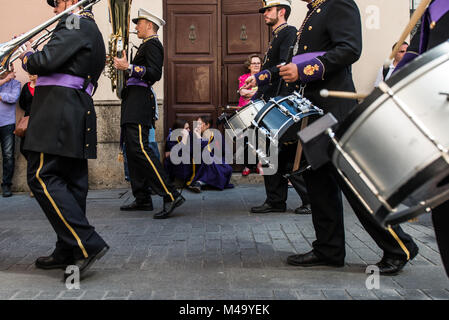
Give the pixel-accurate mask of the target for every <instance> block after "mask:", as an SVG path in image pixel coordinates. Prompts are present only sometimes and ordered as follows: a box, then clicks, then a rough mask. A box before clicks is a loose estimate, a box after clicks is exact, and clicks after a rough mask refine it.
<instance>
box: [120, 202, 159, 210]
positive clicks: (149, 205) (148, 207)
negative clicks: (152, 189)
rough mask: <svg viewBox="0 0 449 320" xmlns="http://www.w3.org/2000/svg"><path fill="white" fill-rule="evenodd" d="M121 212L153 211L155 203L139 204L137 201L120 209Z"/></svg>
mask: <svg viewBox="0 0 449 320" xmlns="http://www.w3.org/2000/svg"><path fill="white" fill-rule="evenodd" d="M120 210H121V211H153V203H152V202H146V203H138V202H137V201H136V200H134V201H133V202H131V203H130V204H125V205H123V206H121V207H120Z"/></svg>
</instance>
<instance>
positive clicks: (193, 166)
mask: <svg viewBox="0 0 449 320" xmlns="http://www.w3.org/2000/svg"><path fill="white" fill-rule="evenodd" d="M192 169H193V173H192V177H191V178H190V180H189V181H188V182H187V185H188V186H190V184H191V183H192V181H193V178H195V174H196V173H195V169H196V165H195V161H193V159H192Z"/></svg>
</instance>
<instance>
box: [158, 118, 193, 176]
mask: <svg viewBox="0 0 449 320" xmlns="http://www.w3.org/2000/svg"><path fill="white" fill-rule="evenodd" d="M176 129H181V130H182V137H178V139H177V141H176V140H175V141H173V140H172V139H171V138H172V133H173V132H174V130H176ZM189 139H190V125H189V123H188V122H187V121H185V120H182V119H176V121H175V124H174V125H173V128H172V129H171V130H170V133H169V134H168V137H167V140H166V141H165V156H164V168H165V170H166V172H167V173H168V176H169V178H170V180H172V181H175V179H178V180H180V181H181V182H182V183H183V185H184V184H185V183H186V182H187V181H189V180H191V179H192V175H193V168H192V165H191V164H190V163H180V164H173V162H172V160H171V159H170V155H171V152H172V149H173V147H174V146H176V145H177V144H179V143H183V144H184V145H186V144H187V143H188V142H189V141H188V140H189ZM178 156H179V157H180V158H181V157H182V148H180V150H179V151H178Z"/></svg>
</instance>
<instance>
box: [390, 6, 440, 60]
mask: <svg viewBox="0 0 449 320" xmlns="http://www.w3.org/2000/svg"><path fill="white" fill-rule="evenodd" d="M431 1H432V0H422V1H421V3H420V4H419V6H418V8H416V10H415V12H414V13H413V15H412V17H411V19H410V22H409V23H408V24H407V26H406V27H405V29H404V31H403V32H402V35H401V37H400V38H399V40H398V42H397V43H396V46H395V47H394V49H393V52H392V53H391V55H390V57H389V58H388V59H387V60H386V61H385V64H384V67H385V68H388V66H389V65H390V64H391V62H392V61H393V59H394V57H395V56H396V54H397V53H398V51H399V48H400V47H401V46H402V44H403V43H404V41H405V39H406V38H407V37H408V35H409V34H410V32H412V30H413V28H414V27H415V25H416V24H417V23H418V20H419V19H421V17H422V16H423V15H424V13H425V12H426V9H427V6H428V5H429V4H430V2H431Z"/></svg>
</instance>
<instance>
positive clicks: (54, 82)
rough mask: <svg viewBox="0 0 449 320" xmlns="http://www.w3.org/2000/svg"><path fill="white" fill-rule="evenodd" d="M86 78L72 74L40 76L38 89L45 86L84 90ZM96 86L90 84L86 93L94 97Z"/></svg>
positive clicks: (37, 83)
mask: <svg viewBox="0 0 449 320" xmlns="http://www.w3.org/2000/svg"><path fill="white" fill-rule="evenodd" d="M84 81H85V79H84V78H81V77H78V76H73V75H71V74H64V73H53V74H51V75H49V76H39V77H38V78H37V81H36V87H43V86H59V87H66V88H72V89H78V90H82V89H83V87H84ZM93 91H94V85H93V84H92V83H89V85H88V86H87V88H86V92H87V93H88V94H89V95H90V96H92V92H93Z"/></svg>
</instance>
